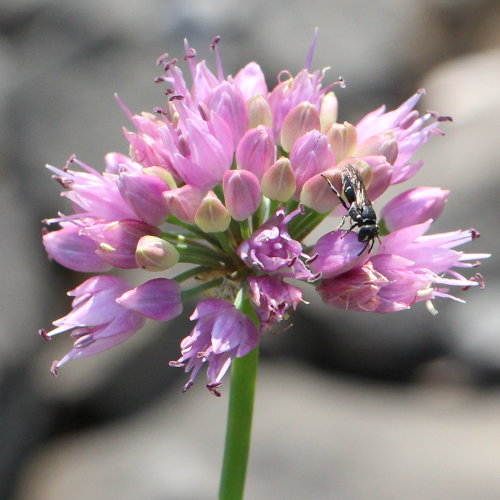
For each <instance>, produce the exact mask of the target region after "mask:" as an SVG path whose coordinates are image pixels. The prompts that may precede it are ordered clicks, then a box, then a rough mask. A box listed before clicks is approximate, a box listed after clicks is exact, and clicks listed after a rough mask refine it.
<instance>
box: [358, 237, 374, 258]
mask: <svg viewBox="0 0 500 500" xmlns="http://www.w3.org/2000/svg"><path fill="white" fill-rule="evenodd" d="M369 244H370V242H369V241H367V242H366V245H365V246H364V247H363V249H362V250H361V252H359V253H358V257H359V256H360V255H361V254H362V253H363V252H364V251H365V250H366V248H367V247H368V245H369ZM372 248H373V240H372ZM372 248H370V250H369V252H368V253H370V252H371V251H372Z"/></svg>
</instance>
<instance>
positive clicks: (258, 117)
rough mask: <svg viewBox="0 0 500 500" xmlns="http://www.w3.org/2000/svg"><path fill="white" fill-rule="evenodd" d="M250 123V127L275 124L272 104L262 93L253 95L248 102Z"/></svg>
mask: <svg viewBox="0 0 500 500" xmlns="http://www.w3.org/2000/svg"><path fill="white" fill-rule="evenodd" d="M247 106H248V115H249V124H248V128H255V127H257V126H258V125H264V126H266V127H272V126H273V113H272V111H271V106H269V102H267V99H266V98H265V97H264V96H261V95H260V94H258V95H256V96H254V97H252V98H251V99H250V100H249V101H248V102H247Z"/></svg>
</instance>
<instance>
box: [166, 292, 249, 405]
mask: <svg viewBox="0 0 500 500" xmlns="http://www.w3.org/2000/svg"><path fill="white" fill-rule="evenodd" d="M190 319H191V320H192V321H197V323H196V326H195V327H194V328H193V331H192V332H191V334H190V335H188V336H187V337H186V338H185V339H184V340H183V341H182V342H181V354H182V356H181V357H180V358H179V359H178V360H177V361H172V362H171V363H170V364H171V365H172V366H185V370H186V371H187V372H189V371H192V374H191V378H190V379H189V381H188V383H187V384H186V385H185V386H184V391H187V390H188V389H189V388H190V387H191V386H192V385H193V383H194V378H195V377H196V375H197V374H198V371H199V370H200V368H201V367H202V366H203V364H205V363H207V364H208V371H207V375H208V384H207V388H208V389H209V390H210V392H212V393H213V394H215V395H216V396H220V393H219V392H218V390H217V388H218V387H220V386H221V379H222V377H223V376H224V374H225V373H226V372H227V370H228V368H229V367H230V365H231V358H234V357H241V356H245V354H248V353H249V352H250V351H251V350H252V349H254V348H255V346H256V345H257V343H258V341H259V332H258V330H257V328H256V327H255V325H254V324H253V323H252V321H251V319H250V318H249V317H248V316H246V315H245V314H243V313H242V312H240V311H238V310H237V309H235V307H234V305H233V304H231V303H229V302H226V301H224V300H220V299H206V300H203V301H201V302H200V303H199V304H198V305H197V306H196V309H195V310H194V313H193V314H192V315H191V318H190ZM186 361H187V363H186Z"/></svg>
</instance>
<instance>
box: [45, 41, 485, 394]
mask: <svg viewBox="0 0 500 500" xmlns="http://www.w3.org/2000/svg"><path fill="white" fill-rule="evenodd" d="M218 41H219V40H218V38H217V39H215V40H214V42H213V44H212V48H213V50H214V51H215V55H216V68H217V71H216V72H215V73H214V72H212V71H211V70H210V69H209V67H208V66H207V64H206V63H205V61H198V60H197V57H196V51H195V50H194V49H193V48H192V47H190V46H189V45H188V43H187V41H186V43H185V53H184V60H185V61H186V64H187V68H188V74H189V78H186V77H185V75H184V73H183V71H182V70H181V68H180V67H179V66H178V61H177V59H170V58H169V57H168V55H166V54H165V55H163V56H162V57H160V58H159V59H158V64H159V65H160V66H162V67H163V70H164V74H163V75H162V76H160V77H158V78H157V79H156V81H157V82H158V83H160V84H163V85H165V84H166V90H165V94H166V100H165V102H164V103H163V105H162V106H161V107H158V108H155V110H154V113H149V112H147V113H141V114H133V113H132V112H131V111H130V110H129V109H128V108H127V107H126V105H125V104H124V103H123V101H122V100H121V99H120V98H118V97H117V100H118V103H119V105H120V106H121V107H122V109H123V110H124V112H125V114H126V115H127V117H128V119H129V120H130V122H131V127H130V130H128V129H126V130H125V132H124V133H125V138H126V139H127V141H128V142H129V144H130V153H129V155H128V156H126V155H123V154H120V153H109V154H108V155H106V157H105V160H104V163H105V168H104V172H103V173H100V172H98V171H97V170H95V169H94V168H92V167H90V166H89V165H86V164H85V163H83V162H81V161H80V160H78V159H77V158H75V157H74V156H72V157H70V159H69V160H68V162H67V164H66V166H65V167H64V168H62V169H60V168H56V167H52V166H49V167H48V168H49V169H50V170H51V171H52V172H53V174H54V178H55V179H56V180H57V181H58V182H59V183H60V184H61V185H62V186H63V188H64V191H63V195H64V196H65V197H66V198H68V199H69V200H70V202H71V213H70V214H59V216H58V217H57V218H55V219H50V220H47V221H45V222H46V224H47V225H51V224H56V223H57V224H59V228H58V229H56V230H53V231H49V230H48V229H47V228H45V229H44V234H43V243H44V245H45V248H46V250H47V253H48V254H49V256H50V258H52V259H54V260H55V261H56V262H58V263H59V264H61V265H63V266H65V267H67V268H69V269H73V270H76V271H80V272H90V273H102V272H109V271H110V270H111V269H112V268H120V269H135V268H138V269H142V270H143V272H144V273H145V276H147V275H146V273H149V272H155V275H154V276H155V278H154V279H149V280H148V279H147V277H146V278H145V279H144V280H143V283H142V284H140V285H139V286H136V287H134V286H133V285H131V284H129V283H128V282H127V281H125V280H124V279H123V278H118V277H115V276H112V275H97V276H93V277H91V278H89V279H87V280H86V281H84V283H82V284H81V285H80V286H79V287H77V288H75V289H74V290H72V291H71V292H69V293H68V294H69V295H70V296H72V297H74V300H73V303H72V311H71V312H70V313H69V314H67V315H66V316H64V317H63V318H60V319H58V320H56V321H54V326H55V328H54V329H52V330H51V331H49V332H46V331H45V330H41V334H42V336H43V337H44V338H46V339H49V338H51V337H53V336H54V335H56V334H58V333H62V332H70V334H71V336H72V337H74V338H75V343H74V347H73V349H72V350H71V351H70V352H69V353H68V354H66V355H65V356H64V357H63V358H62V359H61V360H60V361H56V362H55V363H54V365H53V367H52V371H53V373H54V374H55V373H57V370H58V369H59V368H60V367H61V366H62V365H63V364H65V363H66V362H67V361H69V360H72V359H76V358H82V357H86V356H90V355H93V354H97V353H99V352H101V351H104V350H106V349H109V348H111V347H114V346H115V345H117V344H119V343H121V342H123V341H125V340H126V339H127V338H128V337H130V336H131V335H133V334H134V333H135V332H137V331H138V330H139V329H140V328H141V327H142V326H143V324H144V322H145V320H146V318H150V319H153V320H155V321H162V322H163V321H168V320H170V319H172V318H174V317H175V316H177V315H178V314H180V313H181V311H182V304H183V302H184V300H185V299H187V298H191V297H201V298H200V299H199V302H198V303H197V305H196V307H195V310H194V313H193V314H192V316H191V319H192V320H193V321H196V324H195V326H194V328H193V330H192V331H191V333H190V334H189V335H188V336H187V337H186V338H184V340H182V342H181V356H180V357H179V359H178V360H176V361H172V362H171V365H172V366H183V367H184V369H185V370H186V371H188V372H190V378H189V381H188V382H187V384H186V385H185V386H184V390H187V389H188V388H189V387H191V386H192V385H193V383H194V380H195V378H196V376H197V374H198V373H199V371H200V370H201V369H202V368H203V367H207V376H208V383H207V387H208V389H209V390H210V392H212V393H213V394H215V395H220V392H219V388H220V386H221V384H222V379H223V377H224V375H225V373H226V372H227V370H228V369H229V367H230V366H231V363H232V361H233V360H234V359H235V358H241V357H243V356H246V355H247V354H248V353H249V352H250V351H252V350H253V349H254V348H256V347H257V345H258V343H259V340H260V337H261V336H262V335H263V334H265V333H266V332H267V331H269V330H271V329H273V330H275V331H283V330H284V328H283V327H282V326H278V325H279V324H280V323H281V322H282V321H284V320H287V319H288V317H289V314H290V313H292V312H293V311H294V310H295V309H296V308H297V307H298V305H299V304H300V303H301V302H304V301H303V299H302V289H301V286H303V285H309V286H312V287H313V288H314V290H315V291H317V292H318V294H319V295H320V297H321V298H322V299H323V301H324V302H325V303H326V304H328V305H331V306H334V307H337V308H342V309H353V310H357V311H369V312H378V313H389V312H395V311H400V310H403V309H408V308H409V307H411V306H412V305H413V304H415V303H416V302H421V301H425V302H426V303H427V306H428V309H429V310H430V311H431V312H435V308H434V306H433V305H432V302H431V301H433V300H434V299H437V298H451V299H453V300H458V301H460V302H463V300H462V299H461V298H458V297H456V296H454V295H453V294H452V293H451V292H450V287H457V286H458V287H460V288H462V289H467V288H469V287H474V286H481V287H482V286H483V279H482V277H481V275H480V274H476V275H474V276H473V277H469V278H467V277H466V276H464V275H463V274H462V270H466V269H467V268H473V267H476V266H477V265H478V261H479V260H480V259H483V258H486V257H488V256H489V255H488V254H482V253H481V254H480V253H475V254H474V253H472V254H467V253H464V252H462V251H461V250H458V249H456V248H457V247H459V246H460V245H462V244H464V243H468V242H470V241H472V240H474V239H476V238H477V237H478V236H479V234H478V233H477V232H476V231H475V230H473V229H469V230H465V231H463V230H457V231H452V232H447V233H441V234H432V233H431V234H429V232H430V229H431V225H432V222H433V220H435V219H436V218H437V217H439V215H440V214H441V212H442V210H443V209H444V205H445V203H446V201H447V198H448V195H449V192H448V191H446V190H444V189H441V188H437V187H419V188H414V189H410V190H407V191H405V192H403V193H401V194H399V193H398V192H397V191H396V190H395V188H394V187H393V186H394V185H396V184H399V183H402V182H404V181H406V180H408V179H410V178H411V177H412V176H413V175H414V174H415V173H416V172H417V171H418V170H419V169H420V168H421V166H422V164H423V162H422V161H421V160H419V159H414V155H415V154H416V153H417V152H418V150H419V148H420V146H421V145H422V144H424V143H425V142H426V141H428V140H429V139H430V138H431V137H432V136H434V135H442V132H441V129H440V126H441V124H442V122H444V121H447V120H449V118H448V117H446V116H439V115H437V114H435V113H431V112H427V113H424V114H420V113H419V112H418V111H417V110H416V109H415V106H416V105H417V103H418V101H419V100H420V98H421V96H422V94H423V92H424V91H423V90H422V89H420V90H418V91H417V92H416V93H415V94H414V95H412V96H411V97H410V98H409V99H408V100H406V101H405V102H404V103H403V104H401V106H399V107H398V108H396V109H394V110H392V111H388V112H387V111H386V109H385V107H381V108H378V109H376V110H374V111H372V112H370V113H368V114H367V115H366V116H364V117H362V118H361V119H360V120H359V122H358V123H357V124H351V123H348V122H343V123H338V122H337V115H338V100H337V96H336V95H335V93H334V92H333V88H334V86H335V84H340V86H341V87H344V83H343V80H341V79H339V81H337V82H335V83H334V84H332V85H326V86H325V85H323V80H324V77H325V70H323V71H312V72H311V69H310V67H311V61H312V53H313V49H311V51H310V53H309V56H308V58H307V63H306V67H305V68H303V69H302V70H301V71H299V73H298V74H297V75H296V76H292V75H291V74H290V73H288V72H286V71H283V72H281V73H280V75H279V77H278V83H277V85H275V86H274V87H273V88H268V86H267V84H266V81H265V78H264V75H263V73H262V70H261V69H260V67H259V66H258V64H257V63H254V62H253V63H250V64H248V65H247V66H245V67H244V68H243V69H241V70H240V71H239V72H238V73H237V74H236V75H235V76H234V77H231V76H228V77H226V76H225V75H224V71H223V66H222V62H221V57H220V54H219V52H218V46H217V44H218ZM314 44H315V41H314V43H313V47H314ZM347 166H349V168H348V170H352V169H354V171H356V172H357V175H358V174H359V178H360V179H362V182H363V186H364V189H365V190H366V193H365V195H366V199H367V200H369V201H370V202H371V203H372V204H373V207H374V210H375V211H377V213H379V220H378V226H377V228H376V229H377V233H374V234H378V235H379V237H380V242H379V243H378V242H376V243H375V246H374V248H373V249H372V245H365V241H366V240H363V241H360V239H359V238H358V233H356V228H357V229H362V226H363V224H365V223H366V222H363V220H362V219H360V221H358V222H359V224H356V223H354V224H353V225H352V227H351V228H350V229H348V230H345V229H340V228H339V229H337V230H334V231H331V230H327V231H326V232H325V233H324V234H323V235H322V236H321V237H320V238H319V239H318V240H317V241H307V242H306V241H305V240H306V238H307V237H308V236H309V235H310V233H311V232H312V230H313V229H315V228H316V227H317V226H319V224H320V223H321V222H322V221H323V220H324V219H325V218H326V216H327V215H329V214H330V213H331V212H332V211H333V212H334V215H339V216H342V215H344V216H345V217H347V218H349V217H348V216H347V214H346V212H345V209H344V208H343V206H344V207H345V206H346V204H345V202H344V200H348V201H350V203H351V206H352V203H357V202H358V201H356V200H355V201H354V202H353V201H351V200H350V198H349V196H350V195H349V193H347V192H343V184H342V178H343V177H342V176H343V172H344V171H345V170H346V167H347ZM326 179H328V181H329V182H330V183H331V185H332V186H334V188H335V190H337V191H338V194H339V196H342V197H343V198H342V200H339V197H337V196H335V195H334V194H333V193H332V191H331V190H330V188H329V184H328V183H327V182H326ZM387 190H390V191H391V192H392V191H393V190H394V192H393V194H394V196H393V199H392V201H390V202H389V203H387V204H386V205H385V206H384V207H382V208H381V209H380V208H379V207H377V206H376V205H377V204H376V200H377V198H378V197H379V196H380V195H381V194H382V193H384V192H385V191H387ZM341 202H342V203H341ZM342 205H343V206H342ZM349 216H351V218H352V213H351V211H350V213H349ZM370 220H371V224H374V221H373V220H372V219H370ZM379 227H380V231H379ZM178 263H182V264H184V266H185V265H186V264H187V265H189V266H190V267H189V268H188V269H187V270H186V268H185V267H184V268H183V270H182V272H180V271H179V272H177V274H176V271H175V270H176V268H177V264H178ZM163 272H169V273H173V274H170V276H173V277H170V278H166V277H158V275H159V273H163ZM207 296H208V298H207Z"/></svg>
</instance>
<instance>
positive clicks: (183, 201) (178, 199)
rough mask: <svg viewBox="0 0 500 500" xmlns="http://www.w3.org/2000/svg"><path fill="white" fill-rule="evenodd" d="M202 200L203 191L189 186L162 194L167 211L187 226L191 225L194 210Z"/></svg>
mask: <svg viewBox="0 0 500 500" xmlns="http://www.w3.org/2000/svg"><path fill="white" fill-rule="evenodd" d="M202 200H203V191H201V190H200V189H198V188H196V187H194V186H191V185H190V184H186V185H184V186H182V187H180V188H177V189H172V190H170V191H165V192H164V193H163V201H164V203H166V205H167V208H168V211H169V212H170V213H171V214H172V215H174V216H175V217H177V218H178V219H180V220H181V221H183V222H187V223H188V224H193V222H194V216H195V214H196V210H198V207H199V206H200V204H201V201H202Z"/></svg>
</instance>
